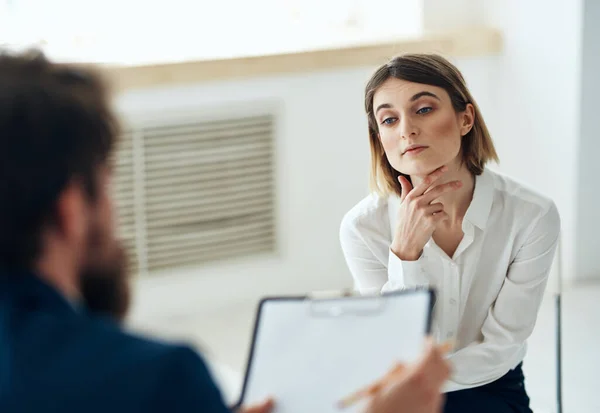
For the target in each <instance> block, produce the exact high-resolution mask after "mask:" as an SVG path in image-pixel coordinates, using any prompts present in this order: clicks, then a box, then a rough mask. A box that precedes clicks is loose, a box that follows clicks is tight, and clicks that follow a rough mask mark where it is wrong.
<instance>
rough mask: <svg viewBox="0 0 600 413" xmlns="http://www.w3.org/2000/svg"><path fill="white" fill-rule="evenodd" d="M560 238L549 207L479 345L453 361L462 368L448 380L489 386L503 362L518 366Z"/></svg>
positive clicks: (552, 208) (512, 269)
mask: <svg viewBox="0 0 600 413" xmlns="http://www.w3.org/2000/svg"><path fill="white" fill-rule="evenodd" d="M559 236H560V217H559V214H558V211H557V209H556V206H555V205H554V204H552V205H551V206H550V208H549V209H548V211H546V213H544V214H543V215H542V216H541V217H540V218H539V219H538V220H537V221H536V222H533V223H532V226H531V229H530V233H529V235H528V237H527V238H526V241H525V244H524V245H523V246H522V247H521V249H520V250H519V252H518V253H517V255H516V257H515V259H514V260H513V262H512V263H511V265H510V267H509V268H508V271H507V274H506V278H505V280H504V284H503V285H502V287H501V289H500V292H499V294H498V297H497V298H496V301H495V303H494V304H493V306H492V307H491V308H490V309H489V312H488V316H487V318H486V320H485V322H484V324H483V327H482V330H481V333H482V337H483V340H482V341H481V342H478V343H473V344H472V345H470V346H467V347H465V348H463V349H461V350H459V351H458V352H456V353H455V354H453V355H452V357H451V361H452V363H453V364H454V365H455V366H457V367H460V368H457V369H456V370H455V374H454V376H453V378H452V380H453V382H454V383H455V384H458V385H459V386H460V385H477V384H478V383H481V382H484V381H486V380H488V381H489V380H490V379H493V378H494V377H498V375H499V374H504V373H506V371H502V370H504V369H505V367H504V366H506V364H507V362H510V361H511V360H514V364H515V365H516V364H517V363H518V362H519V360H518V357H519V356H520V352H521V349H522V345H523V343H524V342H525V341H526V340H527V339H528V338H529V336H530V335H531V333H532V331H533V328H534V326H535V322H536V319H537V315H538V311H539V308H540V304H541V301H542V298H543V296H544V290H545V288H546V284H547V281H548V275H549V273H550V269H551V267H552V263H553V260H554V255H555V252H556V248H557V245H558V239H559ZM490 366H496V368H492V369H490ZM450 387H452V383H450Z"/></svg>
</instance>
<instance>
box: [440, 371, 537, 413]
mask: <svg viewBox="0 0 600 413" xmlns="http://www.w3.org/2000/svg"><path fill="white" fill-rule="evenodd" d="M444 413H533V412H532V410H531V409H530V408H529V396H528V395H527V392H526V391H525V377H524V376H523V369H522V364H519V365H518V366H517V367H515V368H514V369H513V370H511V371H509V372H508V373H506V374H505V375H504V376H502V377H500V378H499V379H498V380H496V381H494V382H492V383H489V384H486V385H484V386H480V387H475V388H472V389H466V390H458V391H454V392H450V393H447V394H446V404H445V406H444Z"/></svg>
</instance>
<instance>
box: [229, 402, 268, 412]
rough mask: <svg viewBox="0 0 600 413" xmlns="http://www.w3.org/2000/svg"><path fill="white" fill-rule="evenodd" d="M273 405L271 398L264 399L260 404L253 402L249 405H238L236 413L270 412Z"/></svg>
mask: <svg viewBox="0 0 600 413" xmlns="http://www.w3.org/2000/svg"><path fill="white" fill-rule="evenodd" d="M273 407H275V403H274V402H273V400H272V399H268V400H265V401H264V402H263V403H261V404H255V405H254V406H249V407H240V408H239V409H238V410H237V411H236V413H271V411H272V410H273Z"/></svg>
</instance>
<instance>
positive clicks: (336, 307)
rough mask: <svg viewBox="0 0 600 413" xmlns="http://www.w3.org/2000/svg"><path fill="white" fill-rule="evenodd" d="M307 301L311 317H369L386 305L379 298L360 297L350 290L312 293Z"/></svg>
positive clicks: (382, 299) (383, 300)
mask: <svg viewBox="0 0 600 413" xmlns="http://www.w3.org/2000/svg"><path fill="white" fill-rule="evenodd" d="M307 299H308V300H310V305H309V307H308V308H309V312H310V314H311V316H313V317H342V316H346V315H351V316H357V315H358V316H370V315H373V314H377V313H379V312H381V311H382V310H383V308H384V307H385V305H386V302H385V299H384V298H383V297H381V296H361V295H359V294H356V293H355V292H353V291H352V290H336V291H314V292H312V293H310V294H308V295H307Z"/></svg>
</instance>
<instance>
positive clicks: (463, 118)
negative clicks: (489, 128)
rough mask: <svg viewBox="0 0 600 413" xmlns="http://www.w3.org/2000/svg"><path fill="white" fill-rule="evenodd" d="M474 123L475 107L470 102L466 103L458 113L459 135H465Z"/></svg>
mask: <svg viewBox="0 0 600 413" xmlns="http://www.w3.org/2000/svg"><path fill="white" fill-rule="evenodd" d="M474 124H475V107H474V106H473V104H471V103H467V107H466V108H465V110H464V111H462V112H461V114H460V136H465V135H466V134H467V133H469V132H471V129H473V125H474Z"/></svg>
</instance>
